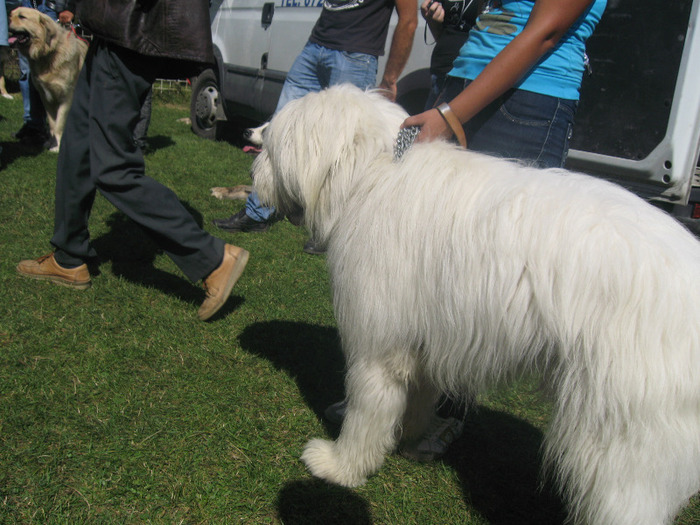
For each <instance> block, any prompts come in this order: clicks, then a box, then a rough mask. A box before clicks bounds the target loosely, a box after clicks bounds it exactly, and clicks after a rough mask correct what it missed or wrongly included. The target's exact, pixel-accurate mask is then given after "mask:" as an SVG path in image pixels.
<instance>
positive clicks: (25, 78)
mask: <svg viewBox="0 0 700 525" xmlns="http://www.w3.org/2000/svg"><path fill="white" fill-rule="evenodd" d="M36 4H37V11H39V12H40V13H44V14H45V15H48V16H50V17H51V18H52V19H53V20H58V15H57V14H56V11H54V10H53V9H51V8H49V7H48V6H46V5H44V2H43V1H38V2H36ZM21 6H22V7H30V8H33V5H32V2H31V0H22V4H21ZM18 55H19V73H20V74H19V91H20V93H21V94H22V103H23V104H24V115H23V119H24V122H25V123H26V124H28V125H30V126H31V127H33V128H35V129H43V128H44V122H45V121H46V115H45V112H44V105H43V104H42V102H41V98H40V97H39V92H38V91H37V90H36V88H35V87H34V84H32V83H31V81H30V80H29V61H28V60H27V59H26V58H25V57H24V55H22V53H18Z"/></svg>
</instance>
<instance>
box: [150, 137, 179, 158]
mask: <svg viewBox="0 0 700 525" xmlns="http://www.w3.org/2000/svg"><path fill="white" fill-rule="evenodd" d="M175 144H176V143H175V141H174V140H173V139H172V138H171V137H169V136H166V135H156V136H154V137H146V152H145V155H146V156H148V155H151V154H153V153H155V152H156V151H158V150H160V149H165V148H169V147H171V146H175Z"/></svg>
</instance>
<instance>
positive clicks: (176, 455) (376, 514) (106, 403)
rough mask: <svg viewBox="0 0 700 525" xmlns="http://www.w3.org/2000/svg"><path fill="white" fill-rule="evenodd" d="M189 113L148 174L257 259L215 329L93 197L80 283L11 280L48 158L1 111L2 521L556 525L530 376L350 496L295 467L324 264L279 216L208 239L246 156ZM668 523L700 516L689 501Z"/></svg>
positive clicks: (46, 221)
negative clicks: (433, 455)
mask: <svg viewBox="0 0 700 525" xmlns="http://www.w3.org/2000/svg"><path fill="white" fill-rule="evenodd" d="M186 104H187V100H186V94H184V95H182V96H178V95H175V96H169V97H163V96H158V97H157V98H156V104H155V107H154V112H153V120H152V127H151V130H150V133H149V135H150V145H151V150H152V151H151V153H149V154H148V155H147V158H146V162H147V173H148V174H149V175H150V176H152V177H155V178H156V179H158V180H160V181H161V182H163V183H164V184H166V185H168V186H169V187H171V188H172V189H173V190H175V192H176V193H177V194H178V196H179V197H180V199H181V200H182V201H183V202H184V203H185V205H186V206H187V207H188V208H189V209H190V210H191V211H192V213H193V215H194V216H195V217H196V218H197V219H198V220H199V221H200V222H201V224H203V226H204V227H205V228H206V229H207V230H209V231H211V232H212V233H215V234H216V235H220V236H221V237H222V238H224V239H225V240H226V241H228V242H232V243H234V244H237V245H240V246H242V247H244V248H246V249H247V250H249V251H250V253H251V260H250V262H249V264H248V267H247V269H246V272H245V273H244V275H243V277H242V278H241V280H240V281H239V283H238V284H237V286H236V288H235V290H234V293H233V295H232V298H231V300H230V301H229V302H228V303H227V305H226V306H225V307H224V310H223V312H222V314H221V315H218V316H217V317H216V318H215V319H214V320H213V322H210V323H201V322H199V321H197V320H196V310H197V308H198V306H199V303H200V302H201V301H202V299H203V291H202V290H201V289H200V288H199V287H198V286H196V285H193V284H191V283H189V282H188V281H187V280H186V279H185V278H184V276H183V275H182V274H180V273H179V271H178V270H177V268H176V267H175V266H174V265H173V264H172V262H171V261H170V260H169V259H168V258H167V257H166V256H164V255H163V254H162V253H160V252H159V251H158V249H157V248H156V247H155V246H154V244H153V243H151V242H150V241H149V240H148V239H147V238H146V237H145V236H144V235H143V234H142V233H141V231H140V230H139V229H138V227H136V226H135V225H134V224H133V223H131V222H130V221H129V220H128V219H126V218H125V217H124V216H123V215H122V214H121V213H119V212H118V211H117V210H116V209H115V208H113V207H112V206H111V205H110V204H108V203H107V202H106V201H105V199H104V198H102V197H101V196H98V197H97V200H96V203H95V207H94V211H93V215H92V217H91V234H92V238H93V241H94V245H95V247H96V249H97V251H98V253H99V255H100V260H99V262H98V263H97V264H95V265H94V267H93V268H92V272H93V287H92V288H91V289H89V290H87V291H83V292H79V291H74V290H70V289H67V288H63V287H59V286H55V285H52V284H50V283H41V282H34V281H30V280H25V279H22V278H20V277H18V276H17V275H16V273H15V265H16V264H17V262H18V261H19V260H20V259H23V258H29V257H37V256H39V255H42V254H44V253H46V252H48V251H49V249H50V247H49V245H48V239H49V238H50V237H51V233H52V228H53V191H54V176H55V168H56V156H55V155H53V154H50V153H47V152H40V151H33V150H29V149H25V148H22V147H20V146H19V145H18V144H17V143H16V142H15V141H14V140H13V139H12V138H11V133H12V132H13V131H16V130H17V129H18V128H19V127H20V125H21V111H22V108H21V99H20V97H19V95H17V96H16V97H15V100H14V101H7V100H4V99H0V115H2V116H3V117H4V118H3V119H2V121H0V145H2V147H3V153H2V158H3V163H4V167H3V169H2V171H0V178H1V180H2V191H0V245H1V246H2V252H1V254H0V293H1V294H2V297H3V300H2V302H1V303H0V523H3V524H5V523H23V524H24V523H88V522H90V523H285V524H292V523H299V524H306V523H310V524H313V523H320V524H327V523H348V524H355V523H387V524H393V523H396V524H409V523H416V524H433V523H445V524H450V523H454V524H457V523H459V524H473V525H476V524H506V525H507V524H526V523H531V524H538V525H549V524H559V523H561V522H562V516H563V512H562V508H561V503H560V501H559V499H558V498H557V497H556V496H554V495H553V494H552V491H551V490H550V489H549V488H547V487H546V486H545V488H544V489H543V490H539V483H540V478H539V477H538V468H539V467H538V465H539V457H538V451H539V446H540V444H541V439H542V430H543V428H544V426H545V425H546V423H547V418H548V409H549V407H548V405H547V404H546V403H544V402H542V401H541V400H540V398H539V396H538V394H537V392H536V389H535V387H534V385H535V382H534V381H522V382H521V383H519V384H518V385H517V386H516V387H515V388H509V389H501V390H498V391H496V392H493V393H491V394H490V395H488V396H485V397H484V398H483V399H482V400H480V404H479V409H478V410H477V411H476V412H475V413H473V414H472V415H471V416H470V417H469V420H468V422H467V427H466V431H465V434H464V436H463V437H462V438H461V439H460V440H459V441H458V442H457V443H456V444H455V445H454V446H453V447H452V448H451V450H450V451H449V453H448V454H447V456H446V457H445V458H444V460H442V461H438V462H435V463H433V464H417V463H413V462H411V461H408V460H406V459H404V458H401V457H399V456H392V457H389V458H388V459H387V462H386V464H385V466H384V467H383V468H382V469H381V470H380V472H379V473H378V474H377V475H375V476H373V477H372V478H371V479H370V480H369V481H368V483H367V484H366V485H365V486H363V487H361V488H359V489H356V490H347V489H343V488H339V487H333V486H330V485H327V484H325V483H323V482H320V481H317V480H314V479H312V478H311V477H310V476H309V475H308V474H307V473H306V471H305V470H304V468H303V465H302V464H301V462H300V461H299V459H298V458H299V456H300V454H301V451H302V448H303V446H304V444H305V442H306V441H307V440H308V439H309V438H311V437H316V436H324V435H326V436H335V435H336V433H337V429H336V428H334V427H332V426H330V425H327V424H326V423H324V421H323V418H322V417H321V414H322V411H323V409H324V407H325V406H327V405H328V404H330V403H332V402H334V401H336V400H338V399H340V398H341V396H342V393H343V385H342V381H343V380H342V369H343V362H342V357H341V355H340V350H339V345H338V340H337V333H336V330H335V324H334V318H333V312H332V306H331V302H330V292H329V286H328V276H327V273H326V269H325V261H324V258H323V257H313V256H308V255H306V254H304V253H303V252H302V251H301V246H302V245H303V242H304V240H305V238H306V236H305V233H304V232H303V231H302V230H300V229H297V228H295V227H293V226H291V225H290V224H289V223H288V222H283V223H278V224H276V225H275V226H274V227H273V228H272V229H271V231H270V232H268V233H266V234H235V235H231V234H226V233H222V232H216V231H215V230H214V228H213V227H212V226H211V219H213V218H217V217H226V216H228V215H230V214H231V213H233V212H234V211H237V210H238V209H239V208H240V207H241V206H242V204H241V203H231V202H222V201H217V200H215V199H213V198H211V197H210V196H209V188H210V187H212V186H218V185H234V184H241V183H247V182H248V181H249V177H248V170H249V167H250V163H251V158H250V157H248V156H246V155H245V154H244V153H242V151H241V150H240V148H239V147H238V146H236V145H234V144H231V143H228V142H208V141H204V140H201V139H199V138H197V137H196V136H195V135H194V134H193V133H192V132H191V131H190V129H189V126H188V125H187V124H185V123H182V122H179V121H178V119H181V118H184V117H187V115H188V110H187V107H186ZM677 523H678V524H683V525H690V524H691V523H694V524H697V523H700V503H698V501H697V499H696V500H695V501H694V503H693V504H692V505H691V506H689V507H688V508H687V509H686V510H685V511H684V513H683V514H682V516H681V517H680V518H679V520H678V521H677Z"/></svg>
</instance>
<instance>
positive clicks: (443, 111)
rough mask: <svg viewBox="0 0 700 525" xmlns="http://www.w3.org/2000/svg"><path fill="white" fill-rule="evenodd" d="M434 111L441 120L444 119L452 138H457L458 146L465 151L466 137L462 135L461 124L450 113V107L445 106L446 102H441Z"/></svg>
mask: <svg viewBox="0 0 700 525" xmlns="http://www.w3.org/2000/svg"><path fill="white" fill-rule="evenodd" d="M435 109H437V110H438V112H439V113H440V115H441V116H442V118H443V119H445V122H447V125H448V126H449V127H450V129H451V130H452V133H454V136H455V137H457V140H458V141H459V145H460V146H462V147H463V148H465V149H466V147H467V137H466V136H465V135H464V128H462V123H461V122H460V121H459V119H458V118H457V117H456V116H455V114H454V113H452V110H451V109H450V106H449V105H448V104H447V102H443V103H442V104H440V105H439V106H438V107H437V108H435Z"/></svg>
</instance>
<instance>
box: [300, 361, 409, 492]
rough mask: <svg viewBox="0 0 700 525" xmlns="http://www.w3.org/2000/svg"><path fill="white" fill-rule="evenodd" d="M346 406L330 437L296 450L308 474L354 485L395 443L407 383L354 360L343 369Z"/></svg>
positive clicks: (314, 441)
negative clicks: (334, 438)
mask: <svg viewBox="0 0 700 525" xmlns="http://www.w3.org/2000/svg"><path fill="white" fill-rule="evenodd" d="M346 390H347V393H346V396H347V401H348V410H347V412H346V414H345V419H344V420H343V427H342V429H341V432H340V437H339V438H338V440H337V441H336V442H335V443H334V442H332V441H326V440H322V439H314V440H312V441H310V442H309V443H308V444H307V445H306V448H305V449H304V453H303V455H302V456H301V459H302V461H303V462H304V463H305V464H306V466H307V467H308V469H309V470H310V471H311V473H312V474H313V475H314V476H317V477H319V478H322V479H325V480H327V481H330V482H332V483H336V484H338V485H343V486H346V487H355V486H357V485H361V484H362V483H364V482H365V481H366V479H367V476H369V475H371V474H373V473H374V472H376V471H377V470H378V469H379V467H381V466H382V463H383V462H384V457H385V456H386V454H388V453H389V452H391V451H392V450H393V449H394V447H395V445H396V438H397V433H398V429H399V427H400V423H401V419H402V417H403V414H404V411H405V409H406V400H407V394H408V388H407V385H406V382H405V381H403V380H401V379H400V378H399V377H397V376H396V375H395V374H394V373H393V372H392V371H391V370H389V367H384V366H379V365H377V364H376V363H375V364H371V365H370V364H367V363H362V364H356V365H354V366H352V367H351V368H350V370H349V371H348V378H347V385H346Z"/></svg>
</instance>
